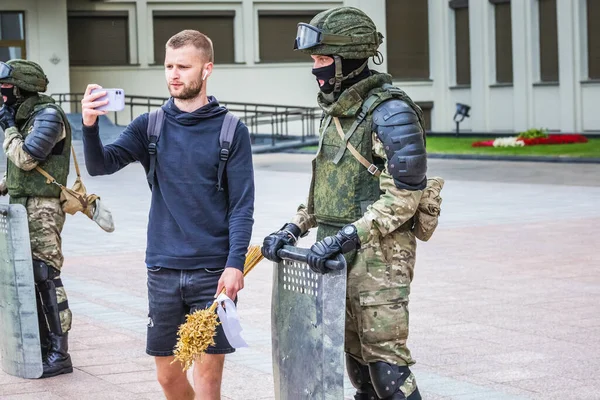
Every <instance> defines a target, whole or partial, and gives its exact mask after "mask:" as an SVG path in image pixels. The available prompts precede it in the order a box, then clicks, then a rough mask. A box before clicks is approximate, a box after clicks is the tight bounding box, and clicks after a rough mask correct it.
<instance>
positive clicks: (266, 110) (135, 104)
mask: <svg viewBox="0 0 600 400" xmlns="http://www.w3.org/2000/svg"><path fill="white" fill-rule="evenodd" d="M51 96H52V97H53V98H54V99H55V101H56V102H57V103H58V105H60V106H62V105H63V104H69V105H70V106H71V112H75V113H79V112H81V100H82V99H83V94H82V93H54V94H52V95H51ZM167 100H168V98H166V97H155V96H136V95H125V111H120V112H116V111H115V112H112V117H113V118H112V119H113V121H114V123H115V125H119V115H121V118H123V115H122V113H123V112H125V113H127V114H128V115H127V114H126V117H127V116H128V117H129V118H126V119H128V121H126V123H129V122H131V121H132V120H133V119H134V118H135V117H136V116H138V115H140V114H141V113H142V112H143V111H144V110H145V112H150V111H151V110H152V109H155V108H158V107H160V106H162V105H163V104H164V103H165V102H166V101H167ZM220 104H221V105H223V106H225V107H227V108H228V109H229V111H231V112H233V113H236V114H238V115H239V116H240V118H241V119H242V120H243V121H244V122H245V123H246V125H247V126H248V130H249V131H250V136H251V140H252V142H253V143H254V142H255V140H256V138H257V137H259V136H264V134H261V133H259V127H261V126H265V125H266V126H269V125H270V126H271V131H270V137H271V144H272V145H274V144H276V142H277V141H279V140H287V139H291V138H294V137H298V138H301V140H302V142H304V141H305V139H306V138H307V137H314V136H316V131H317V130H316V129H315V125H316V123H317V122H318V121H319V119H320V117H321V110H320V109H318V108H315V107H301V106H290V105H281V104H261V103H242V102H232V101H221V102H220ZM134 108H135V110H134ZM140 109H141V110H142V112H138V113H137V114H136V112H135V111H139V110H140ZM294 122H295V123H297V122H300V125H301V126H302V128H301V132H292V131H291V130H290V125H291V123H294ZM296 125H297V124H296Z"/></svg>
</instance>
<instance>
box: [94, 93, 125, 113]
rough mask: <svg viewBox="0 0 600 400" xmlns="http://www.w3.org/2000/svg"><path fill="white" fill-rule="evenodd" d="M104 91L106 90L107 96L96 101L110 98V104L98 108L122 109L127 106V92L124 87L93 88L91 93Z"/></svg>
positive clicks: (107, 109)
mask: <svg viewBox="0 0 600 400" xmlns="http://www.w3.org/2000/svg"><path fill="white" fill-rule="evenodd" d="M102 91H105V92H106V96H102V97H99V98H97V99H96V101H103V100H108V104H105V105H103V106H100V107H96V110H101V111H121V110H123V109H124V108H125V92H124V91H123V89H105V88H102V89H92V91H91V92H90V94H93V93H95V92H102Z"/></svg>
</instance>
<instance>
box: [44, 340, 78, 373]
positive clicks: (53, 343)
mask: <svg viewBox="0 0 600 400" xmlns="http://www.w3.org/2000/svg"><path fill="white" fill-rule="evenodd" d="M68 337H69V334H68V333H65V334H63V335H55V334H54V333H52V332H50V334H49V338H50V349H49V350H48V355H47V356H46V359H45V360H44V373H43V374H42V378H49V377H51V376H56V375H60V374H69V373H71V372H73V364H72V363H71V356H70V355H69V353H68V351H69V343H68Z"/></svg>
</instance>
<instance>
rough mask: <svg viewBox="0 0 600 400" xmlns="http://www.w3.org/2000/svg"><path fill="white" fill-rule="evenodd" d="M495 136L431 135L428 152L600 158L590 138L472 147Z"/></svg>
mask: <svg viewBox="0 0 600 400" xmlns="http://www.w3.org/2000/svg"><path fill="white" fill-rule="evenodd" d="M493 139H494V138H493V137H478V138H477V137H474V138H454V137H439V136H431V137H428V138H427V152H428V153H442V154H483V155H502V156H506V155H509V156H542V157H543V156H552V157H560V156H565V157H585V158H600V139H588V140H589V141H588V142H587V143H573V144H540V145H536V146H524V147H472V146H471V144H473V142H479V141H482V140H493ZM301 150H303V151H306V152H311V153H316V152H317V146H306V147H302V148H301Z"/></svg>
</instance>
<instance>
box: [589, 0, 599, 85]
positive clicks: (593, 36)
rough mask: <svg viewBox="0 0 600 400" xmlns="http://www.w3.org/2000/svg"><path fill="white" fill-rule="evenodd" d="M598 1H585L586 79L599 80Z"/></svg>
mask: <svg viewBox="0 0 600 400" xmlns="http://www.w3.org/2000/svg"><path fill="white" fill-rule="evenodd" d="M599 18H600V1H598V0H587V44H588V77H589V78H590V79H600V24H599V23H598V19H599Z"/></svg>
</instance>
